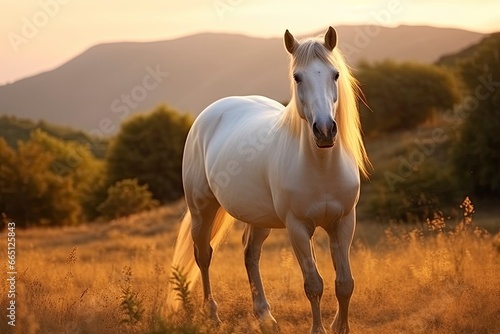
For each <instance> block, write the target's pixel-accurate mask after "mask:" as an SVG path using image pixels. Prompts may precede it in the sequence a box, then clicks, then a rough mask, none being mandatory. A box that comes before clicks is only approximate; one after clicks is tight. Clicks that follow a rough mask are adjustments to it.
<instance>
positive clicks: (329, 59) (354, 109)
mask: <svg viewBox="0 0 500 334" xmlns="http://www.w3.org/2000/svg"><path fill="white" fill-rule="evenodd" d="M313 59H319V60H321V61H323V62H324V63H327V64H331V65H333V66H334V67H335V68H336V69H337V70H338V71H339V72H340V77H339V79H338V91H339V97H338V109H337V115H336V120H337V124H338V128H339V135H340V139H341V144H342V145H343V146H344V147H345V148H346V150H347V151H348V153H350V154H351V155H352V156H353V158H354V160H355V161H356V164H357V165H358V167H359V170H360V172H361V174H362V175H363V176H365V177H367V176H368V168H369V167H370V166H371V163H370V160H369V159H368V155H367V154H366V150H365V146H364V144H363V139H362V137H361V123H360V120H359V110H358V103H357V98H358V97H359V95H360V94H361V89H360V87H359V84H358V82H357V80H356V79H355V78H354V76H353V75H352V73H351V70H350V68H349V66H348V65H347V64H346V61H345V59H344V56H343V55H342V53H341V52H340V51H339V50H338V48H335V49H333V51H332V52H329V51H328V50H327V49H326V48H325V47H324V46H323V44H322V43H320V42H318V41H317V40H315V39H308V40H305V41H301V43H300V44H298V45H297V47H296V49H295V50H294V54H293V56H291V61H290V72H289V73H290V74H289V75H290V82H291V87H292V88H291V91H292V98H291V100H290V103H289V104H288V106H287V107H286V108H285V110H284V112H283V114H282V115H281V118H280V120H279V122H278V125H279V126H283V127H287V128H288V129H289V130H290V131H291V132H292V134H294V135H299V134H300V129H301V122H302V121H303V120H302V119H301V118H300V116H299V113H298V112H297V101H296V96H297V92H296V88H295V85H294V84H293V80H292V76H293V73H294V70H295V68H297V67H302V66H305V65H307V64H308V63H309V62H311V61H312V60H313Z"/></svg>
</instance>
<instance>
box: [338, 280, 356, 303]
mask: <svg viewBox="0 0 500 334" xmlns="http://www.w3.org/2000/svg"><path fill="white" fill-rule="evenodd" d="M353 291H354V279H352V278H349V279H345V280H336V281H335V295H336V296H337V299H347V300H349V299H350V298H351V296H352V292H353Z"/></svg>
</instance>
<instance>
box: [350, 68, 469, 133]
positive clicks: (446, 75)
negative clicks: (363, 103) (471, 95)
mask: <svg viewBox="0 0 500 334" xmlns="http://www.w3.org/2000/svg"><path fill="white" fill-rule="evenodd" d="M356 76H357V78H358V80H359V81H360V83H361V87H362V90H363V92H364V94H365V97H366V100H367V102H368V105H369V107H370V109H371V110H373V113H372V112H370V111H368V110H366V107H363V108H362V112H361V122H362V124H363V131H364V132H365V133H366V134H383V133H385V132H388V131H394V130H404V129H413V128H415V127H417V126H418V125H419V124H422V123H423V122H426V121H428V120H431V119H432V118H433V117H435V114H436V112H438V111H440V110H446V109H449V108H451V107H452V106H453V105H454V104H455V103H456V102H457V101H458V98H459V88H458V85H457V81H456V80H455V79H454V77H453V75H452V74H451V72H450V71H448V70H447V69H444V68H440V67H437V66H435V65H426V64H418V63H395V62H393V61H384V62H380V63H375V64H373V65H371V64H368V63H366V62H364V63H361V64H360V66H359V68H358V73H357V75H356Z"/></svg>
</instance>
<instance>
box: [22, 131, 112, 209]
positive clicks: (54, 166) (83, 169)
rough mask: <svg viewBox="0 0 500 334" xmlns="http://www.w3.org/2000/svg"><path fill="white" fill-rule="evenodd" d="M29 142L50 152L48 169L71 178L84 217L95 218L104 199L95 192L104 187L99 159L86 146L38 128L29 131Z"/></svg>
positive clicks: (101, 162) (102, 171) (102, 169)
mask: <svg viewBox="0 0 500 334" xmlns="http://www.w3.org/2000/svg"><path fill="white" fill-rule="evenodd" d="M31 141H32V142H34V143H37V144H39V145H40V146H41V147H42V148H43V149H44V151H46V152H50V153H51V154H52V155H53V160H52V161H51V162H50V170H51V172H52V173H53V174H55V175H57V176H60V177H63V178H69V179H71V182H72V184H73V187H74V189H75V194H76V196H77V198H78V200H79V203H80V205H81V207H82V213H83V214H84V215H85V218H88V219H92V218H95V217H96V216H97V215H98V213H97V211H96V207H97V205H98V204H99V203H101V202H102V200H103V199H104V198H103V197H102V196H99V192H100V191H101V188H104V189H103V191H105V190H106V189H105V185H104V181H105V177H104V163H103V161H101V160H98V159H96V158H95V157H94V155H93V154H92V152H91V151H90V149H89V147H88V146H83V145H81V144H79V143H77V142H73V141H64V140H62V139H58V138H56V137H53V136H51V135H49V134H47V133H45V132H43V131H42V130H40V129H36V130H34V131H33V132H32V133H31Z"/></svg>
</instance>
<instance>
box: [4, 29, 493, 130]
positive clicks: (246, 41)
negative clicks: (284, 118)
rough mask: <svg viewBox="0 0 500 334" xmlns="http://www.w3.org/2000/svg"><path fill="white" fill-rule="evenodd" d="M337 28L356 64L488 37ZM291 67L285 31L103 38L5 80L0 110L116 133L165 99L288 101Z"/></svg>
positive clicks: (427, 58) (436, 54)
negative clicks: (53, 63) (51, 64)
mask: <svg viewBox="0 0 500 334" xmlns="http://www.w3.org/2000/svg"><path fill="white" fill-rule="evenodd" d="M336 29H337V31H338V33H339V45H340V47H341V48H342V50H343V51H344V53H345V54H346V55H347V58H348V60H349V61H350V62H351V64H356V63H357V62H358V61H359V60H361V59H364V60H367V61H379V60H382V59H386V58H391V59H394V60H398V61H402V60H414V61H420V62H428V63H430V62H435V61H436V60H438V59H439V58H440V57H441V56H442V55H444V54H450V53H454V52H458V51H460V50H462V49H464V48H466V47H469V46H470V45H472V44H475V43H477V42H478V41H479V40H480V39H482V38H483V37H484V36H485V35H483V34H480V33H476V32H470V31H465V30H460V29H445V28H433V27H425V26H400V27H397V28H384V27H375V26H339V27H337V28H336ZM321 33H323V32H317V33H313V34H311V35H312V36H314V35H318V34H321ZM287 67H288V59H287V54H286V52H285V51H284V48H283V45H282V40H281V38H270V39H263V38H254V37H248V36H241V35H231V34H213V33H206V34H198V35H192V36H187V37H183V38H179V39H174V40H168V41H159V42H148V43H112V44H101V45H97V46H94V47H92V48H90V49H88V50H87V51H85V52H83V53H82V54H80V55H79V56H77V57H75V58H73V59H71V60H70V61H68V62H67V63H65V64H63V65H62V66H60V67H58V68H56V69H54V70H52V71H48V72H45V73H42V74H39V75H35V76H32V77H29V78H25V79H22V80H19V81H17V82H14V83H12V84H7V85H4V86H0V114H2V115H5V114H7V115H15V116H17V117H27V118H31V119H34V120H39V119H45V120H47V121H50V122H55V123H58V124H63V125H69V126H73V127H77V128H83V129H86V130H89V131H91V132H93V133H95V134H98V135H100V134H102V135H111V134H113V133H115V132H116V131H117V129H118V127H119V124H120V121H121V120H122V119H124V118H126V117H127V116H129V115H131V114H133V113H136V112H142V111H146V110H150V109H152V108H153V107H154V106H156V105H158V104H160V103H168V104H170V105H172V106H173V107H175V108H177V109H179V110H183V111H186V112H190V113H192V114H194V115H197V114H198V113H199V112H200V111H201V110H203V108H205V107H206V106H207V105H208V104H210V103H211V102H213V101H215V100H216V99H219V98H221V97H224V96H229V95H247V94H259V95H265V96H269V97H271V98H274V99H277V100H278V101H281V102H283V101H286V100H288V97H289V84H288V77H287Z"/></svg>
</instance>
